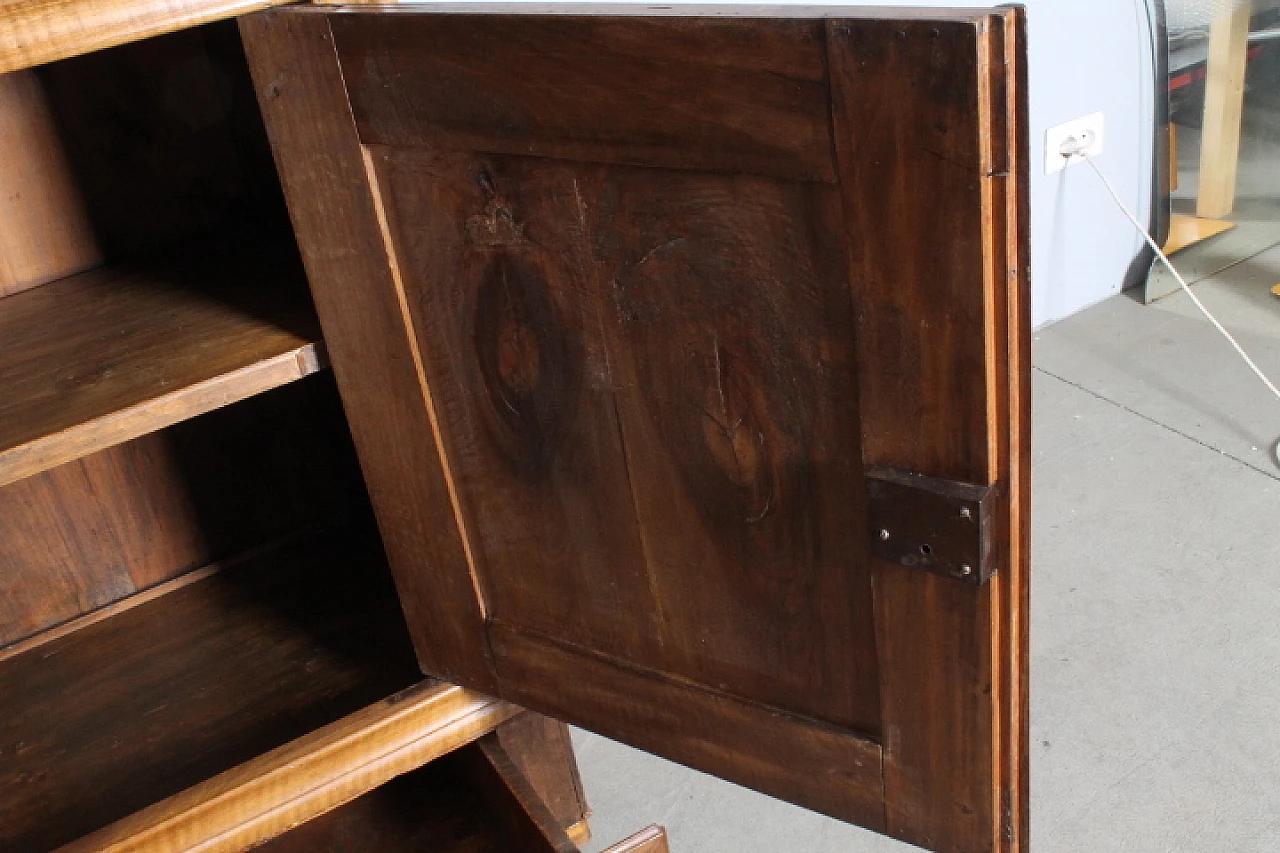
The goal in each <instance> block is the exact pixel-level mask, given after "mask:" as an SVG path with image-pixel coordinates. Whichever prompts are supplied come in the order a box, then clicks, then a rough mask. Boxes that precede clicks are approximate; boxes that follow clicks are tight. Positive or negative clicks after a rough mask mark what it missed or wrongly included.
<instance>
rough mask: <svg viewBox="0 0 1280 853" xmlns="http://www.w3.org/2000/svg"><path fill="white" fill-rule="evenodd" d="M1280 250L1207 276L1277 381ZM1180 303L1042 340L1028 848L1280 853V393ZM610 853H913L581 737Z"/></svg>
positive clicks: (1206, 286)
mask: <svg viewBox="0 0 1280 853" xmlns="http://www.w3.org/2000/svg"><path fill="white" fill-rule="evenodd" d="M1276 282H1280V250H1275V251H1273V252H1270V253H1266V254H1264V255H1262V256H1259V257H1258V258H1255V259H1253V260H1252V261H1250V262H1249V263H1247V264H1242V265H1239V266H1237V267H1234V268H1232V270H1231V271H1228V273H1227V274H1224V275H1223V276H1220V277H1219V278H1217V279H1213V280H1210V281H1207V282H1205V283H1202V284H1200V285H1197V286H1196V291H1197V293H1198V295H1200V297H1201V298H1202V299H1204V300H1205V301H1206V302H1207V303H1209V304H1210V306H1211V308H1214V309H1215V310H1216V311H1218V312H1219V313H1220V314H1221V317H1222V319H1223V321H1224V322H1225V323H1226V324H1227V325H1228V327H1229V328H1231V329H1233V330H1237V331H1239V332H1240V335H1239V337H1240V339H1241V342H1242V343H1243V344H1244V346H1245V347H1246V349H1248V350H1250V352H1251V353H1253V354H1254V355H1255V357H1256V358H1257V360H1258V361H1259V362H1260V363H1261V365H1262V366H1263V369H1264V370H1268V371H1270V372H1271V373H1272V375H1280V300H1278V299H1276V298H1275V297H1273V296H1271V295H1270V294H1269V293H1268V292H1267V289H1268V288H1269V287H1270V285H1271V284H1274V283H1276ZM1194 310H1195V309H1194V308H1193V307H1192V306H1191V305H1190V304H1189V302H1188V301H1187V300H1186V299H1185V297H1184V296H1183V295H1182V294H1177V295H1175V296H1171V297H1169V298H1166V299H1164V300H1162V301H1160V302H1158V303H1156V304H1155V305H1152V306H1149V307H1143V306H1140V305H1138V304H1137V303H1135V302H1134V301H1133V300H1131V299H1130V298H1128V297H1127V296H1119V297H1116V298H1114V299H1111V300H1109V301H1107V302H1104V303H1102V304H1101V305H1098V306H1096V307H1095V308H1093V309H1091V310H1089V311H1086V312H1084V313H1082V314H1078V315H1076V316H1075V317H1072V318H1070V319H1068V320H1065V321H1063V322H1061V323H1059V324H1057V325H1055V326H1052V327H1050V328H1048V329H1045V330H1042V331H1041V332H1040V333H1039V334H1038V335H1037V338H1036V343H1035V363H1036V371H1035V397H1034V405H1035V410H1034V411H1035V416H1034V417H1035V444H1034V458H1035V470H1034V473H1035V481H1034V493H1033V503H1034V516H1033V518H1034V522H1033V525H1034V537H1033V542H1034V551H1033V556H1032V562H1033V574H1032V583H1033V587H1032V588H1033V592H1032V663H1031V667H1032V669H1031V673H1032V674H1031V684H1032V687H1031V689H1032V777H1031V785H1032V792H1033V793H1032V809H1033V811H1032V839H1033V841H1032V849H1033V850H1034V851H1036V853H1058V851H1061V853H1080V851H1091V853H1107V852H1108V851H1116V853H1121V851H1123V853H1147V851H1150V853H1156V852H1157V851H1159V853H1168V852H1169V851H1174V852H1175V853H1182V851H1223V850H1230V851H1233V853H1244V851H1258V852H1259V853H1274V851H1277V850H1280V680H1278V679H1277V678H1276V674H1277V670H1280V564H1278V563H1280V561H1278V560H1277V557H1278V556H1280V524H1277V520H1280V471H1278V470H1277V466H1276V464H1275V463H1274V462H1273V460H1272V458H1271V455H1270V454H1271V447H1272V444H1273V443H1274V442H1275V441H1276V439H1277V436H1280V402H1277V401H1276V400H1275V399H1273V398H1271V397H1270V396H1268V392H1267V391H1266V390H1265V388H1263V386H1262V385H1261V384H1259V383H1258V382H1257V380H1256V379H1254V378H1253V376H1252V375H1251V374H1249V373H1248V372H1247V370H1246V369H1245V368H1244V366H1243V365H1242V364H1240V363H1239V362H1238V361H1237V359H1236V356H1235V355H1234V354H1233V353H1232V352H1231V351H1230V350H1229V349H1228V347H1227V344H1226V343H1225V342H1224V341H1222V340H1221V339H1220V338H1218V337H1217V334H1216V332H1214V331H1213V329H1212V328H1211V327H1210V326H1209V325H1208V324H1207V323H1206V322H1205V321H1204V320H1203V319H1201V318H1200V317H1199V316H1198V315H1197V314H1195V313H1194ZM575 743H576V745H577V747H578V756H579V761H580V763H581V767H582V774H583V777H584V781H585V784H586V790H587V794H588V798H589V799H590V801H591V803H592V805H593V807H594V809H595V816H594V818H593V820H592V826H593V829H594V833H595V840H594V841H593V842H592V843H591V845H589V846H588V848H587V850H588V851H589V853H596V851H599V850H601V849H602V848H603V847H605V846H607V844H608V843H611V842H613V841H616V840H618V839H620V838H622V837H624V836H625V835H627V834H629V833H630V832H632V831H634V830H636V829H638V828H640V827H641V826H643V825H645V824H649V823H661V824H664V825H665V826H666V827H667V828H668V830H669V832H670V834H671V838H672V842H673V848H674V850H675V851H676V853H780V851H800V853H835V851H841V853H894V851H898V853H905V851H907V850H910V849H914V848H910V847H907V846H906V845H902V844H899V843H897V842H892V841H888V840H885V839H882V838H879V837H877V836H875V835H872V834H871V833H868V832H865V831H863V830H859V829H856V828H853V827H849V826H846V825H843V824H840V823H838V822H836V821H832V820H828V819H826V818H822V817H818V816H816V815H814V814H811V813H808V812H806V811H804V810H801V809H798V808H794V807H792V806H788V805H785V804H783V803H780V802H778V801H776V800H772V799H770V798H768V797H765V796H762V795H759V794H755V793H753V792H750V791H747V790H745V789H742V788H738V787H736V786H734V785H731V784H729V783H726V782H722V781H719V780H717V779H713V778H710V777H707V776H705V775H702V774H700V773H696V772H694V771H691V770H687V769H685V768H682V767H679V766H677V765H674V764H671V763H668V762H665V761H662V760H660V759H657V758H654V757H652V756H649V755H646V754H643V753H640V752H637V751H635V750H632V749H629V748H627V747H624V746H621V745H619V744H616V743H613V742H611V741H608V740H605V739H603V738H600V737H597V736H595V735H591V734H587V733H585V732H577V733H575Z"/></svg>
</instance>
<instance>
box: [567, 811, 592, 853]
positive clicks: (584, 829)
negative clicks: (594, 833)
mask: <svg viewBox="0 0 1280 853" xmlns="http://www.w3.org/2000/svg"><path fill="white" fill-rule="evenodd" d="M564 834H565V835H567V836H569V840H570V841H572V842H573V843H574V844H576V845H578V846H579V847H583V846H585V845H586V843H587V842H588V841H590V840H591V824H590V823H589V822H588V820H587V819H586V818H585V817H584V818H583V819H582V820H580V821H578V822H577V823H575V824H574V825H573V826H571V827H569V828H568V829H566V830H565V831H564Z"/></svg>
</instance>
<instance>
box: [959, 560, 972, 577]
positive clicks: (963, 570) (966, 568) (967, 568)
mask: <svg viewBox="0 0 1280 853" xmlns="http://www.w3.org/2000/svg"><path fill="white" fill-rule="evenodd" d="M971 574H973V566H971V565H969V564H968V563H965V564H964V565H962V566H961V567H960V577H962V578H967V577H969V575H971Z"/></svg>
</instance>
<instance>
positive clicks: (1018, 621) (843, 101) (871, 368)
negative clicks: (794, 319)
mask: <svg viewBox="0 0 1280 853" xmlns="http://www.w3.org/2000/svg"><path fill="white" fill-rule="evenodd" d="M1021 26H1022V24H1021V13H1018V12H1007V13H999V14H994V15H991V16H989V17H978V18H976V19H974V20H969V21H955V22H950V23H948V22H942V21H919V22H913V21H871V20H863V21H849V22H839V21H833V22H830V23H829V24H828V33H829V45H830V47H829V50H828V55H829V56H830V58H831V63H832V77H833V104H834V106H833V117H834V121H835V128H836V140H837V159H838V162H839V165H840V170H841V176H842V180H841V185H842V188H843V190H844V194H845V195H844V198H845V216H846V225H847V228H848V233H847V238H846V245H847V247H848V250H849V258H850V268H851V275H852V278H853V281H854V282H855V287H854V299H855V304H856V305H857V311H858V317H859V327H858V331H859V334H858V359H859V364H860V368H861V370H860V379H861V384H862V403H863V410H862V434H863V450H864V457H865V461H866V462H867V464H868V465H888V466H892V467H896V468H901V469H905V470H910V471H914V472H918V473H922V474H926V475H930V476H937V477H946V478H951V479H956V480H960V481H962V482H967V483H973V484H978V485H995V486H997V487H998V488H999V489H1000V490H1001V491H1002V492H1003V496H1002V497H1003V501H1004V502H1003V503H1002V505H1001V507H1000V510H999V511H998V512H997V513H996V514H995V517H996V518H997V520H998V521H999V522H1000V523H999V524H998V527H997V529H996V531H995V533H994V536H993V543H994V547H995V549H996V552H997V553H996V557H995V560H996V564H997V565H998V566H999V574H998V575H997V576H996V578H995V579H993V581H992V582H991V583H989V584H987V585H986V586H983V587H980V588H978V589H976V590H971V591H966V590H965V589H964V588H963V587H962V586H961V585H957V584H955V583H952V582H950V581H949V579H946V578H940V577H936V576H930V575H928V574H925V573H920V572H915V571H912V570H908V569H904V568H902V567H900V566H897V565H894V564H890V563H883V562H878V563H876V565H875V602H876V626H877V649H878V654H879V661H880V672H881V690H882V693H881V703H882V713H883V722H884V740H883V743H884V773H885V776H884V780H885V807H886V818H887V821H888V831H889V832H890V834H893V835H895V836H897V837H900V838H903V839H905V840H908V841H911V842H912V843H915V844H918V845H921V846H924V847H928V848H930V849H937V850H947V851H952V850H954V851H962V850H965V851H967V850H1025V849H1026V844H1027V843H1028V842H1027V837H1026V833H1025V826H1026V824H1025V821H1026V815H1025V811H1026V806H1027V801H1026V798H1025V790H1024V791H1023V792H1022V793H1018V790H1019V789H1021V787H1022V785H1024V784H1025V767H1026V764H1025V762H1026V756H1027V752H1028V750H1027V741H1026V730H1025V722H1023V720H1022V719H1021V718H1023V717H1025V713H1026V709H1025V701H1024V700H1025V693H1023V691H1025V679H1026V674H1027V671H1026V658H1025V648H1026V647H1025V642H1026V630H1027V623H1026V618H1025V609H1023V608H1024V606H1025V595H1026V567H1027V562H1026V559H1027V557H1026V546H1027V544H1028V540H1027V538H1026V537H1027V533H1026V531H1027V528H1026V526H1025V525H1026V518H1027V510H1028V503H1027V501H1028V497H1029V495H1028V491H1027V488H1026V487H1027V480H1026V476H1027V472H1026V467H1027V464H1028V462H1027V460H1028V459H1029V449H1028V445H1027V441H1028V438H1029V435H1028V433H1027V431H1026V427H1027V424H1028V422H1029V414H1028V413H1029V405H1030V404H1029V400H1028V397H1027V388H1028V382H1029V377H1030V365H1029V361H1028V360H1027V358H1026V353H1027V349H1026V347H1027V336H1028V333H1029V328H1030V320H1029V309H1028V293H1029V289H1028V276H1027V255H1026V247H1027V227H1026V218H1025V204H1026V195H1025V193H1026V186H1027V173H1026V168H1027V167H1026V161H1025V157H1023V158H1021V159H1019V158H1016V156H1015V155H1016V153H1017V152H1018V151H1020V150H1021V151H1024V152H1025V137H1026V125H1025V112H1024V107H1023V106H1022V105H1023V104H1025V94H1023V93H1020V92H1019V91H1018V90H1016V89H1015V88H1014V86H1015V84H1020V81H1022V80H1025V77H1024V76H1023V75H1024V73H1025V68H1024V67H1023V62H1024V59H1023V57H1024V54H1025V44H1024V43H1023V41H1022V30H1021ZM865 128H875V132H874V133H867V132H862V131H863V130H864V129H865ZM1014 470H1016V471H1017V474H1016V477H1017V479H1016V480H1015V479H1013V476H1012V475H1011V472H1012V471H1014ZM1011 519H1012V524H1011ZM1020 693H1021V694H1022V699H1020V698H1019V694H1020ZM1019 768H1021V769H1019ZM1018 773H1021V774H1022V781H1019V780H1018V778H1017V774H1018ZM1018 827H1021V829H1018Z"/></svg>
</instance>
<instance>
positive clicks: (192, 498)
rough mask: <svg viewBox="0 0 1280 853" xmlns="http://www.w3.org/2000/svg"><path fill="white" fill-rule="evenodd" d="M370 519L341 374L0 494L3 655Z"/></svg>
mask: <svg viewBox="0 0 1280 853" xmlns="http://www.w3.org/2000/svg"><path fill="white" fill-rule="evenodd" d="M362 502H363V504H362ZM362 507H363V508H362ZM362 511H363V512H364V513H366V514H367V500H366V499H365V498H364V489H363V486H362V484H361V480H360V472H359V467H358V465H357V463H356V461H355V456H354V451H353V450H352V448H351V440H350V437H349V435H348V434H347V429H346V424H345V420H344V419H343V416H342V410H341V408H340V407H339V405H338V401H337V394H336V391H335V390H334V388H333V382H332V376H330V375H328V374H318V375H315V376H313V377H310V378H308V379H306V380H303V381H301V382H296V383H292V384H290V385H288V386H286V387H283V388H280V389H277V390H275V391H273V392H272V393H271V394H262V395H259V396H257V397H254V398H252V399H250V400H246V401H244V402H242V403H239V404H237V405H235V406H227V407H225V408H222V409H219V410H217V411H215V412H210V413H209V414H206V415H202V416H200V417H198V418H194V419H192V420H188V421H184V422H183V423H181V424H177V425H175V426H172V427H170V428H168V429H166V430H161V431H160V432H156V433H151V434H149V435H146V436H143V437H141V438H138V439H135V440H133V441H130V442H126V443H125V444H121V445H117V446H115V447H112V448H108V449H106V450H102V451H99V452H97V453H95V454H92V455H90V456H86V457H85V458H83V459H79V460H76V461H74V462H69V463H66V464H64V465H60V466H58V467H56V468H53V469H51V470H49V471H45V472H42V473H40V474H37V475H35V476H32V477H28V478H26V479H23V480H19V481H17V482H15V483H10V484H9V485H7V486H3V487H0V658H2V657H5V656H8V655H9V654H11V653H12V652H13V650H14V648H15V647H14V646H12V645H11V644H14V643H18V642H19V641H23V640H24V638H26V641H27V642H39V641H41V639H42V636H43V635H40V633H39V632H41V631H43V630H45V629H49V628H52V627H54V626H61V625H62V623H64V622H66V621H67V620H69V619H75V618H76V617H79V616H81V615H82V614H86V613H92V612H94V611H95V610H96V609H97V608H101V607H103V606H106V605H109V604H112V603H113V602H124V601H125V600H126V599H127V598H128V597H130V596H132V595H133V594H135V593H136V592H138V591H140V590H150V589H152V588H153V587H155V586H156V585H157V584H161V583H164V582H166V581H170V580H172V579H174V578H177V577H179V576H180V575H182V574H183V573H185V572H188V571H191V570H193V569H197V568H199V567H202V566H205V565H206V564H208V563H210V562H213V561H216V560H221V559H224V558H227V557H231V556H234V555H235V554H237V553H240V552H242V551H244V550H245V549H249V548H253V547H255V546H257V545H258V544H260V543H262V542H264V541H267V540H270V539H273V538H276V537H279V536H282V535H287V534H288V533H289V532H290V531H293V530H295V529H297V528H299V527H301V526H304V525H308V524H315V523H320V522H323V521H324V520H326V519H335V518H345V519H355V518H361V517H365V516H361V512H362ZM121 606H124V604H123V603H122V604H121Z"/></svg>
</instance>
